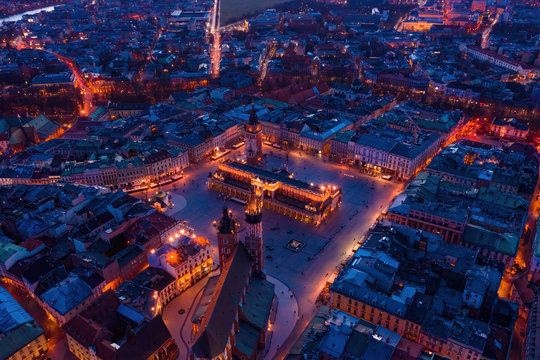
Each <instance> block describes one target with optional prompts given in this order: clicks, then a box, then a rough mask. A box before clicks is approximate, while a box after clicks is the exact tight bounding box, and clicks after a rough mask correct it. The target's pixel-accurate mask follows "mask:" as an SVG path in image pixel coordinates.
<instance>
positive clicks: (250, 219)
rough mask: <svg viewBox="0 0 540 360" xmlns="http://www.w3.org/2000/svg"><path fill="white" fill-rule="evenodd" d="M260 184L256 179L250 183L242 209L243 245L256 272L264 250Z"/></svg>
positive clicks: (261, 264)
mask: <svg viewBox="0 0 540 360" xmlns="http://www.w3.org/2000/svg"><path fill="white" fill-rule="evenodd" d="M261 185H262V184H260V180H259V181H258V179H256V180H255V181H254V183H252V188H251V193H250V194H249V198H248V201H247V203H246V209H245V211H244V213H245V215H246V223H247V232H246V238H245V241H244V245H245V246H246V249H247V251H248V252H249V254H250V255H251V257H252V258H253V268H254V270H255V272H256V273H259V274H261V273H262V270H263V265H264V261H263V260H264V258H263V257H264V250H263V237H262V235H263V234H262V206H263V194H262V187H261Z"/></svg>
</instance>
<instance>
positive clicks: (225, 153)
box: [212, 150, 231, 160]
mask: <svg viewBox="0 0 540 360" xmlns="http://www.w3.org/2000/svg"><path fill="white" fill-rule="evenodd" d="M230 153H231V150H225V151H224V152H218V153H217V154H214V155H212V160H217V159H219V158H222V157H224V156H225V155H227V154H230Z"/></svg>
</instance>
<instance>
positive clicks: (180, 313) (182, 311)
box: [178, 309, 186, 315]
mask: <svg viewBox="0 0 540 360" xmlns="http://www.w3.org/2000/svg"><path fill="white" fill-rule="evenodd" d="M185 313H186V310H185V309H180V310H178V314H179V315H182V314H185Z"/></svg>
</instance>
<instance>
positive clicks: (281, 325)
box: [264, 275, 298, 360]
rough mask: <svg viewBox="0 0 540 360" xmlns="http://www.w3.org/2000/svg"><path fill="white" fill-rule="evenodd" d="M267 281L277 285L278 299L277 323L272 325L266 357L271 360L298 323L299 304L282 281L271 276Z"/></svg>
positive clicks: (267, 277)
mask: <svg viewBox="0 0 540 360" xmlns="http://www.w3.org/2000/svg"><path fill="white" fill-rule="evenodd" d="M266 280H268V281H269V282H271V283H272V284H274V285H275V289H274V292H275V294H276V298H277V313H276V321H275V322H274V323H273V324H272V337H271V342H270V349H269V350H268V353H267V354H266V356H265V357H264V358H265V359H266V360H271V359H273V358H274V356H275V355H276V353H277V351H278V350H279V347H281V346H282V345H283V343H284V342H285V340H287V338H288V337H289V335H290V333H291V332H292V330H293V328H294V325H295V324H296V322H297V321H298V302H297V301H296V297H295V296H294V294H293V292H292V291H291V289H289V288H288V287H287V286H286V285H285V284H283V283H282V282H281V281H279V280H278V279H276V278H274V277H272V276H269V275H267V276H266Z"/></svg>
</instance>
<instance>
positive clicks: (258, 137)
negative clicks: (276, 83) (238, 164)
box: [244, 103, 263, 166]
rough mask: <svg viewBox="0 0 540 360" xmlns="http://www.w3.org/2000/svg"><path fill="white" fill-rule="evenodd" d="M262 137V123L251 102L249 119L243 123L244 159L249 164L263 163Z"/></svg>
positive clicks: (258, 164)
mask: <svg viewBox="0 0 540 360" xmlns="http://www.w3.org/2000/svg"><path fill="white" fill-rule="evenodd" d="M262 137H263V133H262V125H261V123H260V122H259V118H258V117H257V113H256V112H255V104H254V103H251V113H250V114H249V121H248V122H247V123H246V124H245V125H244V138H245V140H246V161H247V163H248V164H249V165H252V166H260V165H262V163H263V151H262Z"/></svg>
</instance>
